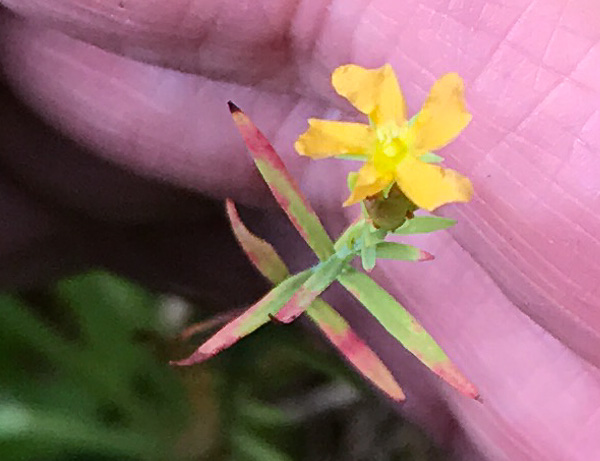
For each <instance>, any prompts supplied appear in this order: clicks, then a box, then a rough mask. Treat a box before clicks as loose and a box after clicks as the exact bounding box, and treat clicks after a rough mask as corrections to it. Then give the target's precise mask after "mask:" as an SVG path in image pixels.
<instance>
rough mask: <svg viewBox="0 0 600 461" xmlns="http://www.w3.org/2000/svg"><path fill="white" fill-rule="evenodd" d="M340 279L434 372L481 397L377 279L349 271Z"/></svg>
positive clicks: (386, 327)
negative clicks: (378, 283)
mask: <svg viewBox="0 0 600 461" xmlns="http://www.w3.org/2000/svg"><path fill="white" fill-rule="evenodd" d="M338 281H339V282H340V283H341V284H342V285H343V286H344V288H346V289H347V290H348V291H349V292H350V293H351V294H352V295H353V296H354V297H355V298H356V299H357V300H358V301H360V302H361V303H362V304H363V305H364V306H365V307H366V308H367V309H368V311H369V312H370V313H371V314H372V315H373V316H374V317H375V318H376V319H377V320H378V321H379V323H381V325H382V326H383V327H384V328H385V329H386V330H387V331H388V333H390V334H391V335H392V336H393V337H394V338H396V339H397V340H398V341H399V342H400V343H401V344H402V345H403V346H404V347H405V348H406V349H407V350H408V351H409V352H411V353H412V354H413V355H415V356H416V357H417V358H418V359H419V360H420V361H421V362H423V363H424V364H425V365H426V366H427V367H428V368H429V369H430V370H431V371H433V372H434V373H436V374H437V375H438V376H440V377H441V378H442V379H443V380H445V381H446V382H447V383H448V384H450V385H452V386H454V387H455V388H456V389H458V390H459V391H460V392H462V393H463V394H465V395H467V396H469V397H471V398H476V397H477V396H478V393H477V390H476V389H475V386H474V385H473V384H472V383H471V382H469V380H467V378H465V377H464V376H463V375H462V373H461V372H460V371H459V370H458V369H457V368H456V366H455V365H454V364H453V363H452V362H451V361H450V359H449V358H448V356H447V355H446V354H445V353H444V351H443V350H442V348H441V347H440V346H439V345H438V344H437V343H436V342H435V340H434V339H433V338H432V337H431V336H430V335H429V334H428V333H427V332H426V331H425V329H424V328H423V327H422V326H421V325H420V324H419V323H418V322H417V321H416V319H415V318H414V317H413V316H412V315H410V314H409V313H408V312H407V310H406V309H405V308H404V307H403V306H402V305H401V304H400V303H398V301H396V300H395V299H394V298H393V297H392V296H391V295H390V294H389V293H388V292H387V291H385V290H384V289H383V288H381V287H380V286H379V285H377V283H375V281H374V280H373V279H371V278H370V277H369V276H368V275H366V274H364V273H362V272H358V271H356V270H349V271H347V272H344V273H343V274H342V275H340V276H339V277H338Z"/></svg>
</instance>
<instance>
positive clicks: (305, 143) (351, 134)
mask: <svg viewBox="0 0 600 461" xmlns="http://www.w3.org/2000/svg"><path fill="white" fill-rule="evenodd" d="M374 142H375V133H374V132H373V129H372V128H371V127H370V126H368V125H363V124H362V123H349V122H334V121H331V120H318V119H315V118H311V119H309V120H308V130H306V131H305V132H304V133H303V134H301V135H300V137H299V138H298V140H297V141H296V143H295V144H294V147H295V148H296V151H297V152H298V153H299V154H300V155H306V156H308V157H311V158H314V159H319V158H326V157H331V156H333V155H341V154H362V153H365V151H366V150H367V147H369V146H370V145H372V144H373V143H374Z"/></svg>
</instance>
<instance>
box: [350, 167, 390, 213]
mask: <svg viewBox="0 0 600 461" xmlns="http://www.w3.org/2000/svg"><path fill="white" fill-rule="evenodd" d="M393 179H394V178H393V176H392V174H391V173H385V174H381V173H379V172H378V171H377V170H376V169H375V166H373V164H372V163H365V164H364V165H363V166H362V168H361V169H360V170H358V176H357V178H356V183H355V184H354V189H352V193H351V194H350V197H348V200H346V201H345V202H344V206H348V205H354V204H355V203H358V202H360V201H362V200H364V199H365V198H367V197H370V196H371V195H375V194H376V193H377V192H380V191H382V190H383V189H385V188H386V187H387V186H388V185H389V184H390V183H391V182H392V180H393Z"/></svg>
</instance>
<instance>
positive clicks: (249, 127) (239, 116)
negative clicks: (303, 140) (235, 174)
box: [229, 102, 333, 260]
mask: <svg viewBox="0 0 600 461" xmlns="http://www.w3.org/2000/svg"><path fill="white" fill-rule="evenodd" d="M229 109H230V111H231V115H232V117H233V120H234V122H235V124H236V125H237V127H238V130H239V131H240V133H241V135H242V137H243V138H244V142H245V143H246V147H247V148H248V150H249V151H250V154H251V155H252V158H253V159H254V163H255V164H256V166H257V167H258V170H259V171H260V174H261V175H262V177H263V178H264V180H265V182H266V183H267V185H268V186H269V189H271V192H272V193H273V196H274V197H275V199H276V200H277V202H278V203H279V205H280V206H281V208H282V209H283V210H284V211H285V213H286V214H287V215H288V217H289V218H290V221H291V222H292V224H293V225H294V227H295V228H296V229H297V230H298V232H300V235H301V236H302V238H304V240H305V241H306V243H308V245H309V246H310V247H311V248H312V250H313V251H314V252H315V254H316V255H317V257H318V258H319V259H320V260H325V259H327V258H328V257H329V256H331V255H332V254H333V242H332V241H331V239H330V238H329V235H328V234H327V232H326V231H325V228H324V227H323V225H322V224H321V221H320V220H319V218H318V217H317V214H316V213H315V212H314V211H313V209H312V208H311V206H310V205H309V203H308V201H307V200H306V198H305V197H304V195H303V194H302V192H300V188H299V187H298V185H297V183H296V181H295V180H294V178H293V177H292V176H291V175H290V173H289V172H288V171H287V169H286V168H285V165H284V164H283V162H282V160H281V158H280V157H279V155H277V152H275V149H274V148H273V146H271V144H270V143H269V141H268V140H267V138H266V137H265V136H264V135H263V134H262V133H261V132H260V131H259V130H258V128H256V126H255V125H254V124H253V123H252V121H251V120H250V119H249V118H248V116H247V115H246V114H244V113H243V112H242V111H241V110H240V109H239V107H237V106H236V105H235V104H233V103H232V102H229Z"/></svg>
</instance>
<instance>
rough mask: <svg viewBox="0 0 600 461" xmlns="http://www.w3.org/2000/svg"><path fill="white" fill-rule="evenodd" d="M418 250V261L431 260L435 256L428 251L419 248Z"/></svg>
mask: <svg viewBox="0 0 600 461" xmlns="http://www.w3.org/2000/svg"><path fill="white" fill-rule="evenodd" d="M420 252H421V253H420V255H419V262H424V261H431V260H433V259H435V256H433V255H432V254H431V253H429V252H428V251H425V250H420Z"/></svg>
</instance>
